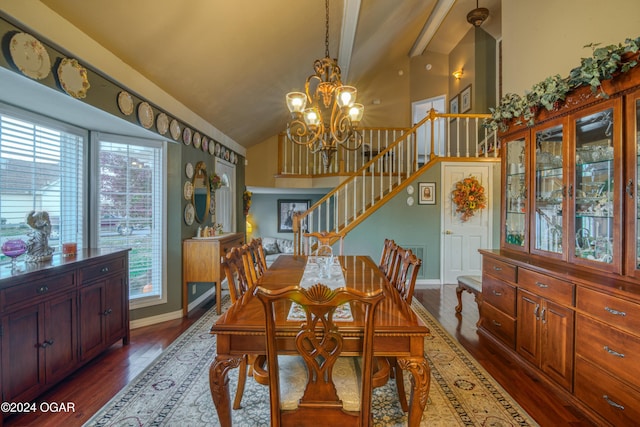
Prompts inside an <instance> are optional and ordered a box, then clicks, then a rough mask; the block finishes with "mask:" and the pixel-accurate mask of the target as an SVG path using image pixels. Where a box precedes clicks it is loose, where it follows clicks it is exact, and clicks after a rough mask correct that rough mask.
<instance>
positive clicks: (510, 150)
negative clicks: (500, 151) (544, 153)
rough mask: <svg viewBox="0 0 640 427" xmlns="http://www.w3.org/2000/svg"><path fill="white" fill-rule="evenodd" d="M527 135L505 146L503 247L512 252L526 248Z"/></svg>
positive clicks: (508, 142)
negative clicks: (512, 250)
mask: <svg viewBox="0 0 640 427" xmlns="http://www.w3.org/2000/svg"><path fill="white" fill-rule="evenodd" d="M528 139H529V136H528V132H527V133H526V134H523V135H521V136H519V137H516V138H514V139H512V140H510V141H507V142H506V143H505V144H504V150H505V151H504V159H505V164H504V177H505V179H504V181H503V183H504V184H505V194H504V198H503V207H502V210H503V222H502V223H503V224H504V227H505V229H504V233H503V236H504V240H503V245H504V246H506V247H509V248H511V249H517V250H525V251H526V250H527V249H528V246H527V245H528V238H527V233H528V225H527V210H528V200H527V198H528V194H527V193H528V188H527V161H528V157H527V154H526V149H527V147H528Z"/></svg>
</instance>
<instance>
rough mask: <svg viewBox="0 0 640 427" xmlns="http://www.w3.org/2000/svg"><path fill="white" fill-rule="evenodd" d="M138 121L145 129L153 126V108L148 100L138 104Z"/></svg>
mask: <svg viewBox="0 0 640 427" xmlns="http://www.w3.org/2000/svg"><path fill="white" fill-rule="evenodd" d="M138 121H139V122H140V124H141V125H142V127H143V128H145V129H150V128H151V126H153V108H151V105H149V103H148V102H141V103H140V104H138Z"/></svg>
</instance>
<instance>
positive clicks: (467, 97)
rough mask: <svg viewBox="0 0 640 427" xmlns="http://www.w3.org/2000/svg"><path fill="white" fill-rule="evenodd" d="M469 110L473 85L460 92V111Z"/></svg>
mask: <svg viewBox="0 0 640 427" xmlns="http://www.w3.org/2000/svg"><path fill="white" fill-rule="evenodd" d="M469 110H471V85H469V86H467V87H465V88H464V89H463V90H462V92H460V112H461V113H463V114H464V113H466V112H467V111H469Z"/></svg>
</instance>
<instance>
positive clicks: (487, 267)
mask: <svg viewBox="0 0 640 427" xmlns="http://www.w3.org/2000/svg"><path fill="white" fill-rule="evenodd" d="M516 273H517V267H516V266H515V265H512V264H508V263H506V262H502V261H499V260H497V259H493V258H490V257H486V256H485V257H483V258H482V274H483V276H484V275H485V274H490V275H491V276H494V277H497V278H498V279H501V280H506V281H507V282H512V283H515V282H516Z"/></svg>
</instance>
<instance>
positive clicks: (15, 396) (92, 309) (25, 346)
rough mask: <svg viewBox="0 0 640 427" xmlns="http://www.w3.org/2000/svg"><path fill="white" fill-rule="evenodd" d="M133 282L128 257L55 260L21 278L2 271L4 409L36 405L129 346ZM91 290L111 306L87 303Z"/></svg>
mask: <svg viewBox="0 0 640 427" xmlns="http://www.w3.org/2000/svg"><path fill="white" fill-rule="evenodd" d="M128 277H129V258H128V250H122V251H115V252H103V251H101V250H98V249H85V250H83V251H81V252H80V253H78V254H77V255H76V256H75V257H62V256H61V255H54V257H53V259H52V260H51V261H47V262H44V263H33V264H27V265H26V266H25V267H24V268H23V271H21V272H20V273H15V271H13V270H12V269H11V268H10V267H7V266H2V267H0V314H1V316H0V335H1V339H0V343H1V346H0V348H1V351H0V390H1V392H2V401H3V402H29V401H30V400H32V399H34V398H36V397H37V396H38V395H40V394H42V393H43V392H44V391H46V390H47V389H48V388H50V387H51V386H52V385H54V384H56V383H58V382H59V381H61V380H63V379H64V378H65V377H66V376H67V375H69V374H71V373H72V372H74V371H75V370H77V369H78V368H79V367H80V366H82V365H83V364H84V363H86V362H88V361H89V360H91V358H93V357H94V356H96V355H97V354H98V353H100V352H101V351H103V350H104V349H106V348H107V347H109V346H111V345H112V344H114V343H115V342H117V341H119V340H122V341H123V343H124V344H126V343H128V341H129V291H128ZM89 289H100V292H102V294H103V295H106V299H104V300H100V301H99V300H96V299H94V298H86V297H87V296H88V295H90V294H91V292H89ZM101 302H102V304H101ZM104 302H106V304H105V303H104ZM95 343H97V344H95ZM86 349H90V350H87V351H85V350H86ZM8 415H10V414H7V413H5V414H2V415H0V425H2V422H1V421H2V417H3V416H8Z"/></svg>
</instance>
